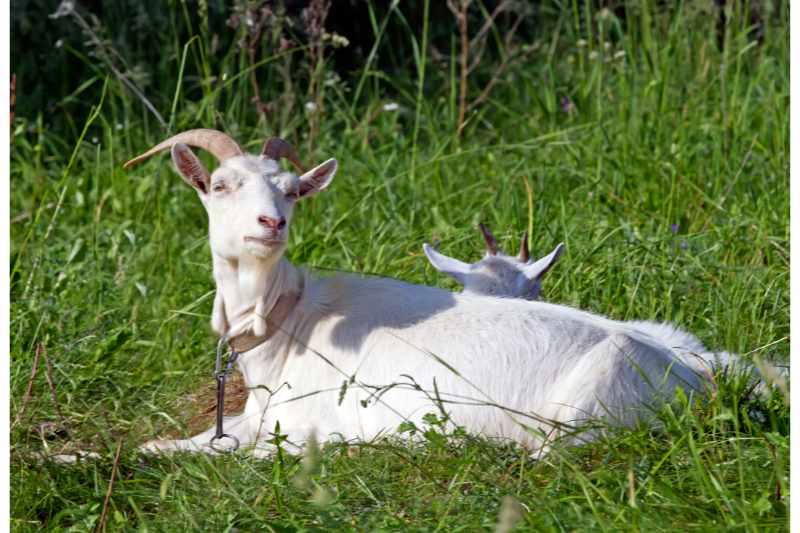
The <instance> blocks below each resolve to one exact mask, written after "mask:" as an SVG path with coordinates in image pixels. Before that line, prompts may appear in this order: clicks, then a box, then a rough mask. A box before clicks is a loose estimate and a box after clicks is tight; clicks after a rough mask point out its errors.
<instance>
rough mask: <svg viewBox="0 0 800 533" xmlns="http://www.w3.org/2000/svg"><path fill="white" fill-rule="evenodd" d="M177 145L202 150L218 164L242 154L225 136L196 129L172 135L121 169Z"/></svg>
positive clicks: (232, 141) (220, 133) (207, 130)
mask: <svg viewBox="0 0 800 533" xmlns="http://www.w3.org/2000/svg"><path fill="white" fill-rule="evenodd" d="M178 143H183V144H188V145H189V146H195V147H197V148H202V149H203V150H205V151H207V152H209V153H210V154H211V155H213V156H214V157H216V158H217V159H218V160H219V161H220V162H222V161H225V160H226V159H228V158H229V157H233V156H237V155H243V154H244V152H243V151H242V149H241V148H240V147H239V145H238V144H237V143H236V141H234V140H233V139H231V138H230V137H229V136H228V135H227V134H225V133H222V132H221V131H217V130H209V129H196V130H188V131H184V132H182V133H179V134H177V135H173V136H172V137H170V138H169V139H167V140H166V141H162V142H160V143H158V144H157V145H155V146H154V147H152V148H150V149H149V150H148V151H146V152H145V153H143V154H142V155H140V156H138V157H134V158H133V159H131V160H130V161H128V162H127V163H125V164H124V165H123V167H122V168H124V169H126V170H127V169H129V168H131V167H132V166H134V165H138V164H139V163H141V162H142V161H144V160H145V159H147V158H148V157H150V156H152V155H155V154H157V153H158V152H160V151H162V150H166V149H167V148H172V147H173V146H174V145H176V144H178Z"/></svg>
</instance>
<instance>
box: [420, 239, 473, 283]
mask: <svg viewBox="0 0 800 533" xmlns="http://www.w3.org/2000/svg"><path fill="white" fill-rule="evenodd" d="M422 249H423V250H424V251H425V255H426V256H428V261H430V262H431V265H433V268H435V269H436V270H438V271H439V272H442V273H444V274H447V275H448V276H451V277H453V278H455V280H456V281H458V282H459V283H461V284H462V285H463V284H464V282H465V281H466V276H467V274H469V271H470V265H468V264H467V263H464V262H463V261H459V260H458V259H453V258H452V257H447V256H446V255H442V254H440V253H439V252H437V251H436V250H434V249H433V246H431V245H429V244H428V243H425V244H423V245H422Z"/></svg>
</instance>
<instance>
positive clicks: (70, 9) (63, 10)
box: [48, 0, 75, 19]
mask: <svg viewBox="0 0 800 533" xmlns="http://www.w3.org/2000/svg"><path fill="white" fill-rule="evenodd" d="M74 12H75V2H73V1H72V0H63V1H62V2H61V3H60V4H58V8H57V9H56V11H55V13H53V14H51V15H48V16H49V17H50V18H51V19H59V18H61V17H66V16H67V15H72V13H74Z"/></svg>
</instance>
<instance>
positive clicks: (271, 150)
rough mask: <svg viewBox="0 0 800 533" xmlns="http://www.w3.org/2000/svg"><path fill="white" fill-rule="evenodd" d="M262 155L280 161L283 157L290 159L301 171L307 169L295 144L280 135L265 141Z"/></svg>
mask: <svg viewBox="0 0 800 533" xmlns="http://www.w3.org/2000/svg"><path fill="white" fill-rule="evenodd" d="M261 156H262V157H267V158H269V159H272V160H273V161H278V160H280V159H282V158H284V157H285V158H286V159H288V160H289V161H290V162H291V163H292V164H293V165H294V166H295V168H297V170H299V171H300V172H301V173H304V172H305V171H306V167H305V165H303V163H301V162H300V158H299V157H298V156H297V151H296V150H295V149H294V146H292V145H291V144H289V143H288V142H286V141H284V140H283V139H280V138H278V137H270V138H269V139H267V140H266V142H264V147H263V148H262V149H261Z"/></svg>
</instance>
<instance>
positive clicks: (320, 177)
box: [295, 159, 339, 198]
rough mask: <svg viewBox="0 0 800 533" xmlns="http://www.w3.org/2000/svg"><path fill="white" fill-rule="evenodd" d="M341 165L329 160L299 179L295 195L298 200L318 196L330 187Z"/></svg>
mask: <svg viewBox="0 0 800 533" xmlns="http://www.w3.org/2000/svg"><path fill="white" fill-rule="evenodd" d="M337 168H339V163H337V162H336V160H335V159H328V160H327V161H325V162H324V163H322V164H321V165H318V166H316V167H314V168H312V169H311V170H309V171H308V172H306V173H305V174H303V175H302V176H300V177H299V178H298V182H297V189H296V190H295V195H296V196H297V198H307V197H309V196H313V195H315V194H317V193H318V192H319V191H321V190H322V189H324V188H325V187H327V186H328V185H330V183H331V181H333V176H334V174H336V169H337Z"/></svg>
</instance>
